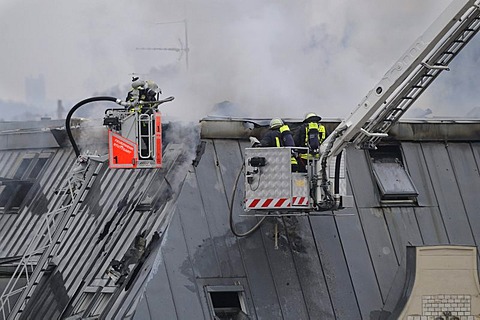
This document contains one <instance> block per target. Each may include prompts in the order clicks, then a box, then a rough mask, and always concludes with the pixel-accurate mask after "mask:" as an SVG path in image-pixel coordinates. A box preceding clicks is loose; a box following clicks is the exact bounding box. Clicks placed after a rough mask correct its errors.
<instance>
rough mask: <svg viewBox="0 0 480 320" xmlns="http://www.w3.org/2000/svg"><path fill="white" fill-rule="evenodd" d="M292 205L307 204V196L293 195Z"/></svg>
mask: <svg viewBox="0 0 480 320" xmlns="http://www.w3.org/2000/svg"><path fill="white" fill-rule="evenodd" d="M292 206H308V198H307V197H293V198H292Z"/></svg>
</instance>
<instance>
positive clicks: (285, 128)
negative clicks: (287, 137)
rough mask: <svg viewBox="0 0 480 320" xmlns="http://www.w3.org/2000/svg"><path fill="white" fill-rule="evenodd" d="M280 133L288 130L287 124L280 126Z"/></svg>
mask: <svg viewBox="0 0 480 320" xmlns="http://www.w3.org/2000/svg"><path fill="white" fill-rule="evenodd" d="M279 130H280V133H283V132H284V131H290V128H289V127H288V125H286V124H284V125H283V126H281V127H280V129H279Z"/></svg>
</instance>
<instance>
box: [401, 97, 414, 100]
mask: <svg viewBox="0 0 480 320" xmlns="http://www.w3.org/2000/svg"><path fill="white" fill-rule="evenodd" d="M402 99H404V100H412V99H413V98H412V97H402Z"/></svg>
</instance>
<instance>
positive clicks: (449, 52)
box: [443, 51, 455, 54]
mask: <svg viewBox="0 0 480 320" xmlns="http://www.w3.org/2000/svg"><path fill="white" fill-rule="evenodd" d="M443 54H455V52H452V51H445V52H444V53H443Z"/></svg>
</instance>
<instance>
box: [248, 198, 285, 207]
mask: <svg viewBox="0 0 480 320" xmlns="http://www.w3.org/2000/svg"><path fill="white" fill-rule="evenodd" d="M245 203H246V206H247V208H248V209H270V208H290V201H289V199H288V198H276V199H275V198H267V199H246V200H245Z"/></svg>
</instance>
